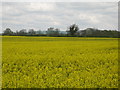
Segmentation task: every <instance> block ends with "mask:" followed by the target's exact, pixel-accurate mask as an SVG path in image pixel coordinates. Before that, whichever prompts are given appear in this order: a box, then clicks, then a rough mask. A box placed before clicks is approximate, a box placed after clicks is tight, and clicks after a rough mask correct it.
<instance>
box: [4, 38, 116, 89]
mask: <svg viewBox="0 0 120 90" xmlns="http://www.w3.org/2000/svg"><path fill="white" fill-rule="evenodd" d="M2 38H3V42H2V54H3V55H2V57H3V59H2V87H3V88H51V87H55V88H118V40H117V38H82V37H26V36H3V37H2Z"/></svg>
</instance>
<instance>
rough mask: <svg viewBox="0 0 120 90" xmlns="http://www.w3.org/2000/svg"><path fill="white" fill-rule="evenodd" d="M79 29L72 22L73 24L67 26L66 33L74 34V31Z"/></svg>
mask: <svg viewBox="0 0 120 90" xmlns="http://www.w3.org/2000/svg"><path fill="white" fill-rule="evenodd" d="M78 30H79V27H78V26H77V25H76V24H73V25H71V26H70V27H69V28H68V31H67V32H68V34H70V35H72V36H73V35H75V34H76V32H77V31H78Z"/></svg>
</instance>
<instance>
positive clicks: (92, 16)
mask: <svg viewBox="0 0 120 90" xmlns="http://www.w3.org/2000/svg"><path fill="white" fill-rule="evenodd" d="M117 8H118V7H117V3H100V2H99V3H95V2H93V3H92V2H90V3H82V2H79V3H78V2H65V3H63V2H59V3H58V2H57V3H54V2H52V3H50V2H49V3H47V2H46V3H32V2H31V3H29V2H26V3H23V2H19V3H13V2H11V3H3V9H2V10H3V17H2V19H3V28H4V29H5V28H7V27H10V28H11V29H13V30H18V29H22V28H26V29H28V28H34V29H43V30H46V29H47V28H48V27H51V26H52V27H56V28H60V29H61V30H66V29H67V27H68V26H69V25H71V24H73V23H76V24H78V25H79V27H80V28H81V29H83V28H87V27H96V28H100V29H117V27H118V26H117V19H118V15H117V13H118V10H117Z"/></svg>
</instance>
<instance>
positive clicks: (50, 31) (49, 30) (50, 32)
mask: <svg viewBox="0 0 120 90" xmlns="http://www.w3.org/2000/svg"><path fill="white" fill-rule="evenodd" d="M53 32H54V28H53V27H50V28H48V30H47V31H46V33H47V35H48V36H50V35H53Z"/></svg>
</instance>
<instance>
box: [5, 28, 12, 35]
mask: <svg viewBox="0 0 120 90" xmlns="http://www.w3.org/2000/svg"><path fill="white" fill-rule="evenodd" d="M3 35H13V31H12V30H11V29H10V28H6V30H5V31H4V32H3Z"/></svg>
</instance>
